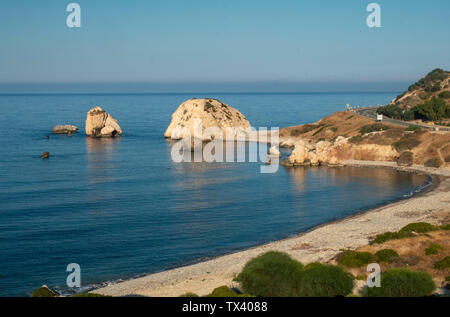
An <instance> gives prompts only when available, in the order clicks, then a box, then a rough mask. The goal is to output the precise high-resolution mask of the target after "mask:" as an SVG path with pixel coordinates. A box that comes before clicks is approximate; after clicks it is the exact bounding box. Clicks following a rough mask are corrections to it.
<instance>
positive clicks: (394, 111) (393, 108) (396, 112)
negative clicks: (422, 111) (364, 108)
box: [377, 104, 403, 120]
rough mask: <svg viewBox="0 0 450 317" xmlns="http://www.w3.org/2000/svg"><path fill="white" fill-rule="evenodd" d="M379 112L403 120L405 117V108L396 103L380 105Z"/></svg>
mask: <svg viewBox="0 0 450 317" xmlns="http://www.w3.org/2000/svg"><path fill="white" fill-rule="evenodd" d="M377 113H379V114H382V115H383V116H386V117H389V118H392V119H397V120H401V119H402V117H403V109H402V108H400V107H399V106H397V105H396V104H389V105H386V106H384V107H378V108H377Z"/></svg>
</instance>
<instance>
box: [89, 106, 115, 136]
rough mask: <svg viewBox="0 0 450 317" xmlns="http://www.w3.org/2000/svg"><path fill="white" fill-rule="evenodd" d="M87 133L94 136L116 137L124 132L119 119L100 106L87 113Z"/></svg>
mask: <svg viewBox="0 0 450 317" xmlns="http://www.w3.org/2000/svg"><path fill="white" fill-rule="evenodd" d="M86 134H87V135H88V136H92V137H114V136H118V135H121V134H122V129H121V128H120V126H119V124H118V123H117V120H116V119H114V118H113V117H112V116H111V115H110V114H109V113H107V112H106V111H104V110H103V109H102V108H100V107H95V108H92V109H91V110H89V111H88V113H87V118H86Z"/></svg>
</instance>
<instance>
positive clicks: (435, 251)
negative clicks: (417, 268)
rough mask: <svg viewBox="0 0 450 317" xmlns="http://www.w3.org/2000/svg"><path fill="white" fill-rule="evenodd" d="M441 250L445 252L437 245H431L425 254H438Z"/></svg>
mask: <svg viewBox="0 0 450 317" xmlns="http://www.w3.org/2000/svg"><path fill="white" fill-rule="evenodd" d="M439 250H444V248H443V247H442V246H441V245H439V244H437V243H431V244H430V246H429V247H428V248H426V249H425V254H426V255H431V254H438V253H439Z"/></svg>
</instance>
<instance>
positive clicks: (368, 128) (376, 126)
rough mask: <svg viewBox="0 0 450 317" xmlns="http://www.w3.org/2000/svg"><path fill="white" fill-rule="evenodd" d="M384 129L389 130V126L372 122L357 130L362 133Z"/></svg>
mask: <svg viewBox="0 0 450 317" xmlns="http://www.w3.org/2000/svg"><path fill="white" fill-rule="evenodd" d="M385 130H389V127H388V126H386V125H384V124H381V123H374V124H368V125H365V126H363V127H362V128H361V130H359V132H360V133H361V135H364V134H366V133H370V132H375V131H385Z"/></svg>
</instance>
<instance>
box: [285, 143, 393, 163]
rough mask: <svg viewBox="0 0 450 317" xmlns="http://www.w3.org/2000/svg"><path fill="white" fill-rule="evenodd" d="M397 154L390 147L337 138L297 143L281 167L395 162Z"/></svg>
mask: <svg viewBox="0 0 450 317" xmlns="http://www.w3.org/2000/svg"><path fill="white" fill-rule="evenodd" d="M398 157H399V153H398V152H397V151H396V149H395V148H394V147H393V146H391V145H378V144H353V143H349V142H348V138H345V137H342V136H340V137H338V138H337V139H336V140H335V141H334V142H329V141H319V142H317V143H305V142H304V141H303V140H299V141H297V143H296V144H295V147H294V150H293V151H292V153H291V155H290V156H289V157H288V158H287V159H286V160H284V161H283V163H282V164H283V165H287V166H296V165H320V164H324V165H339V164H342V163H343V162H344V161H346V160H370V161H395V160H396V159H397V158H398Z"/></svg>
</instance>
